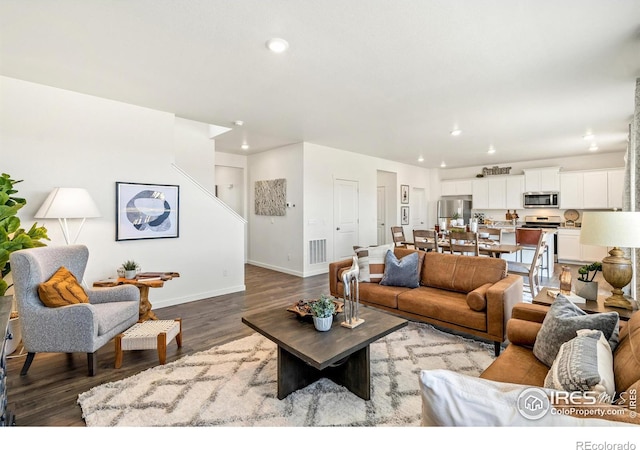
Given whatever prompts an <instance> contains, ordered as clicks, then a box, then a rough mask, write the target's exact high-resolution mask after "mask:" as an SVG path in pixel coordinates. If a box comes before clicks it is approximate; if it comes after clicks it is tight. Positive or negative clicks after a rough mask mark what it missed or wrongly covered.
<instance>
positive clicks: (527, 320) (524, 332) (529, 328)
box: [507, 303, 549, 347]
mask: <svg viewBox="0 0 640 450" xmlns="http://www.w3.org/2000/svg"><path fill="white" fill-rule="evenodd" d="M548 310H549V307H548V306H544V305H534V304H531V303H520V304H518V305H516V306H514V307H513V310H512V311H511V319H509V322H507V339H509V342H511V343H512V344H516V345H522V346H524V347H533V344H535V342H536V336H537V335H538V332H539V331H540V328H541V327H542V322H543V321H544V317H545V315H546V314H547V311H548Z"/></svg>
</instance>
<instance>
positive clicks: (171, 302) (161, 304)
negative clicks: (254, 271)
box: [151, 284, 247, 309]
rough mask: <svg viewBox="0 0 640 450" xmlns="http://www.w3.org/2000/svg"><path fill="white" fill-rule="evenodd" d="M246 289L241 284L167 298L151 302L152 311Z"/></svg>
mask: <svg viewBox="0 0 640 450" xmlns="http://www.w3.org/2000/svg"><path fill="white" fill-rule="evenodd" d="M246 289H247V288H246V286H245V285H244V284H241V285H239V286H230V287H228V288H225V289H217V290H213V291H206V292H202V293H200V294H194V295H189V296H186V297H180V298H169V299H165V300H151V303H152V304H153V309H156V308H166V307H167V306H176V305H182V304H183V303H190V302H195V301H197V300H204V299H205V298H211V297H218V296H220V295H225V294H233V293H234V292H242V291H245V290H246Z"/></svg>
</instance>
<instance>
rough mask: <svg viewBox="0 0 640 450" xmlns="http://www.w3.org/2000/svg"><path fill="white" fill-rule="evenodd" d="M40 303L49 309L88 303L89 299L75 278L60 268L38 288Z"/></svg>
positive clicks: (63, 268) (65, 269) (66, 270)
mask: <svg viewBox="0 0 640 450" xmlns="http://www.w3.org/2000/svg"><path fill="white" fill-rule="evenodd" d="M38 295H39V296H40V301H41V302H42V303H44V304H45V306H48V307H50V308H58V307H60V306H67V305H75V304H77V303H89V297H88V296H87V293H86V292H85V291H84V288H83V287H82V286H81V285H80V283H78V280H77V279H76V277H75V276H74V275H73V274H72V273H71V272H69V270H68V269H67V268H66V267H60V268H59V269H58V270H57V271H56V273H54V274H53V275H52V276H51V278H49V280H47V281H45V282H44V283H40V286H38Z"/></svg>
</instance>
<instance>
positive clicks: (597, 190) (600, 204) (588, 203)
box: [582, 170, 608, 209]
mask: <svg viewBox="0 0 640 450" xmlns="http://www.w3.org/2000/svg"><path fill="white" fill-rule="evenodd" d="M582 175H583V183H582V192H583V193H582V207H583V208H584V209H602V208H607V206H608V186H607V185H608V182H607V172H606V171H605V170H599V171H594V172H584V173H583V174H582Z"/></svg>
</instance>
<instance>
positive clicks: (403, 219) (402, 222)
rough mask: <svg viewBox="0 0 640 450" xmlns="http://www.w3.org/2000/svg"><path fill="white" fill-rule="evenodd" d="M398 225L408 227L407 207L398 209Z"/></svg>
mask: <svg viewBox="0 0 640 450" xmlns="http://www.w3.org/2000/svg"><path fill="white" fill-rule="evenodd" d="M400 225H409V207H408V206H402V207H401V208H400Z"/></svg>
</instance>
